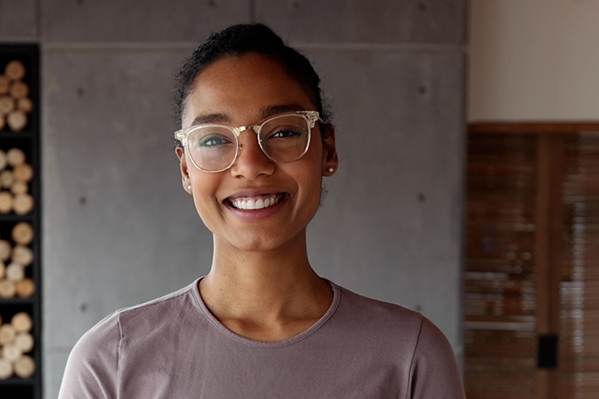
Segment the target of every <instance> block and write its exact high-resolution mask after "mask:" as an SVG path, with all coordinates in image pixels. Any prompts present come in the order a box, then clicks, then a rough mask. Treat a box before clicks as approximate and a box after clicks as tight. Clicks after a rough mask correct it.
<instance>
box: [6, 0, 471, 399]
mask: <svg viewBox="0 0 599 399" xmlns="http://www.w3.org/2000/svg"><path fill="white" fill-rule="evenodd" d="M167 4H168V5H167ZM36 5H38V6H36ZM465 8H466V5H465V0H455V1H425V0H421V1H415V0H410V1H408V0H403V1H391V0H388V1H379V2H372V1H369V0H353V1H340V0H332V1H327V2H322V1H316V0H296V1H278V0H253V1H252V0H247V1H239V0H237V1H234V0H213V1H202V2H198V1H173V2H164V1H158V0H152V1H149V0H129V1H126V2H123V1H117V0H112V1H102V2H93V1H87V0H76V1H75V0H74V1H66V0H62V1H60V0H41V1H37V2H35V1H33V0H30V1H24V0H4V1H2V2H0V40H3V41H19V40H30V41H36V42H39V43H41V45H42V68H43V87H42V97H43V100H42V101H43V103H42V107H43V109H42V112H43V118H42V119H43V121H42V122H43V125H42V126H43V176H42V177H43V199H42V200H43V210H44V214H43V231H42V233H43V251H44V252H43V270H44V298H43V300H44V345H45V346H44V355H45V357H44V372H45V393H46V397H47V398H51V397H55V396H56V393H57V390H58V386H59V383H60V379H61V375H62V372H63V368H64V363H65V361H66V358H67V356H68V353H69V351H70V349H71V347H72V345H73V344H74V343H75V341H76V340H77V339H78V338H79V337H80V336H81V334H83V333H84V332H85V331H86V330H87V329H88V328H90V327H91V326H92V325H93V324H94V323H96V322H97V321H98V320H99V319H101V318H103V317H104V316H105V315H107V314H109V313H110V312H111V311H113V310H115V309H117V308H119V307H123V306H128V305H133V304H137V303H140V302H142V301H146V300H149V299H151V298H154V297H157V296H159V295H162V294H166V293H168V292H170V291H172V290H175V289H177V288H179V287H181V286H183V285H186V284H188V283H189V282H190V281H191V280H192V279H194V278H196V277H198V276H200V275H203V274H205V273H206V272H207V271H208V267H209V264H210V258H211V236H210V234H209V233H208V232H207V231H206V230H205V229H204V227H203V226H202V224H201V222H200V220H199V218H198V216H197V215H196V213H195V210H194V208H193V205H192V202H191V198H190V197H189V196H188V195H186V194H185V193H184V192H183V190H182V189H181V184H180V177H179V174H178V169H177V162H176V160H175V157H174V154H173V153H172V151H171V146H172V145H171V140H170V138H169V133H170V132H171V131H173V130H174V129H175V128H176V126H175V125H174V122H173V118H172V117H171V105H170V99H171V78H172V76H173V74H174V73H175V71H176V69H177V66H178V65H179V63H180V61H181V60H182V59H183V57H185V56H186V55H187V54H188V53H189V52H190V51H191V50H192V49H193V47H194V44H195V42H197V41H199V40H201V39H203V38H204V37H205V36H206V35H207V34H208V33H209V32H210V31H212V30H214V29H217V28H220V27H224V26H226V25H228V24H230V23H234V22H250V21H261V22H266V23H268V24H270V25H271V26H272V27H273V28H275V29H276V30H278V31H279V32H280V33H282V34H283V36H285V37H286V38H288V39H289V40H290V41H291V42H292V43H293V44H295V45H297V46H298V47H300V48H301V49H303V50H304V51H305V52H306V53H308V54H309V55H310V57H311V58H312V59H313V60H314V62H315V64H316V67H317V69H318V70H319V71H320V72H321V75H322V77H323V79H324V83H325V88H326V89H327V91H328V93H329V96H330V102H331V103H332V105H333V109H334V114H335V121H336V124H337V126H338V143H339V153H340V155H341V164H340V170H339V173H338V174H337V175H336V176H334V177H333V178H331V179H328V180H327V184H328V188H329V195H328V197H327V199H326V202H325V206H324V208H323V209H322V210H321V211H320V213H319V215H318V216H317V218H316V220H315V221H314V222H313V224H312V226H311V227H310V229H309V235H310V258H311V262H312V264H313V265H314V267H315V269H316V270H317V271H318V272H319V273H320V274H321V275H323V276H325V277H328V278H330V279H332V280H334V281H336V282H338V283H340V284H342V285H345V286H347V287H348V288H350V289H353V290H355V291H358V292H360V293H363V294H366V295H369V296H373V297H376V298H379V299H383V300H387V301H391V302H396V303H400V304H403V305H405V306H407V307H410V308H416V309H418V310H420V311H422V312H423V313H424V314H425V315H427V316H429V317H430V318H431V319H432V320H433V321H434V322H435V323H437V324H438V325H439V326H440V327H441V328H442V329H443V331H444V332H445V333H446V334H447V336H448V338H449V339H450V341H451V343H452V344H453V346H454V348H455V350H456V352H457V353H458V355H460V354H461V350H462V337H461V310H460V308H461V304H460V292H461V277H460V274H461V273H460V270H461V247H462V238H461V235H462V206H463V205H462V203H463V183H464V176H463V169H464V168H463V163H464V74H465V25H466V20H465V19H466V12H465V11H466V10H465ZM10 13H12V15H13V16H14V17H9V16H8V15H9V14H10ZM15 18H16V19H17V20H18V21H22V23H19V22H18V21H17V22H15V21H14V19H15ZM7 21H8V22H7ZM5 22H6V23H5Z"/></svg>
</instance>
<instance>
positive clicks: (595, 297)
mask: <svg viewBox="0 0 599 399" xmlns="http://www.w3.org/2000/svg"><path fill="white" fill-rule="evenodd" d="M564 149H565V167H566V174H565V178H564V182H563V206H564V218H563V225H562V237H563V240H564V243H563V252H562V259H561V261H562V279H561V283H560V294H561V295H560V305H561V330H560V351H559V352H560V367H559V371H560V396H561V397H564V398H584V399H586V398H589V399H590V398H597V397H599V134H598V133H581V134H578V135H575V136H569V137H566V138H564Z"/></svg>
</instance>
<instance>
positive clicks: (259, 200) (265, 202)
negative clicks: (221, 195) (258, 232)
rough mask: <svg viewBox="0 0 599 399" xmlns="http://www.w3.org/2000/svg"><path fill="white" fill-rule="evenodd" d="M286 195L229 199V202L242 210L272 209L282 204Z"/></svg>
mask: <svg viewBox="0 0 599 399" xmlns="http://www.w3.org/2000/svg"><path fill="white" fill-rule="evenodd" d="M285 196H286V194H283V193H281V194H270V195H259V196H256V197H238V198H228V199H227V201H228V202H229V203H230V204H231V206H233V208H236V209H242V210H244V211H245V210H258V209H264V208H270V207H271V206H274V205H276V204H278V203H279V202H281V201H282V200H283V199H284V198H285Z"/></svg>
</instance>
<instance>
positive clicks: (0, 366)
mask: <svg viewBox="0 0 599 399" xmlns="http://www.w3.org/2000/svg"><path fill="white" fill-rule="evenodd" d="M12 375H13V370H12V364H11V363H10V362H9V361H8V360H6V359H2V358H0V380H6V379H8V378H10V377H12Z"/></svg>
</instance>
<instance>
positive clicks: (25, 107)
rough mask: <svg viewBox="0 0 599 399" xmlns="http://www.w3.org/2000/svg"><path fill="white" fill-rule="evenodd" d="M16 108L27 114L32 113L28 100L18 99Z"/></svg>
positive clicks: (31, 104)
mask: <svg viewBox="0 0 599 399" xmlns="http://www.w3.org/2000/svg"><path fill="white" fill-rule="evenodd" d="M17 108H18V109H20V110H21V111H23V112H25V113H26V114H28V113H30V112H31V111H33V101H31V99H30V98H19V100H18V101H17Z"/></svg>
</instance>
